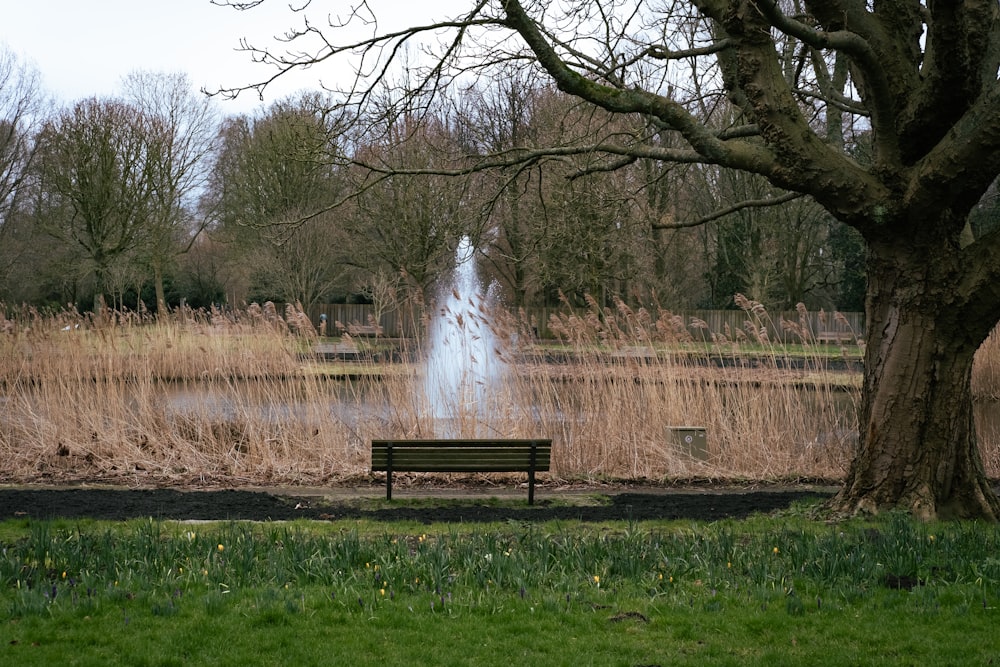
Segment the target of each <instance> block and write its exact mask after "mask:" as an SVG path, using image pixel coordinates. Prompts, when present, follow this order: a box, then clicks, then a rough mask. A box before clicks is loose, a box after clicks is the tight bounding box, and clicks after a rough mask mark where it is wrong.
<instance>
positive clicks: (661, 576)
mask: <svg viewBox="0 0 1000 667" xmlns="http://www.w3.org/2000/svg"><path fill="white" fill-rule="evenodd" d="M660 581H663V573H662V572H661V573H660Z"/></svg>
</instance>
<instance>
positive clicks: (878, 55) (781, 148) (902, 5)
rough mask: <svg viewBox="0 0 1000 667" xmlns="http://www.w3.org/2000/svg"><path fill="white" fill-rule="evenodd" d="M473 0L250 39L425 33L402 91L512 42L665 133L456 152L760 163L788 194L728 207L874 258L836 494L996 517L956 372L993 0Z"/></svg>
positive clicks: (939, 513)
mask: <svg viewBox="0 0 1000 667" xmlns="http://www.w3.org/2000/svg"><path fill="white" fill-rule="evenodd" d="M249 4H255V3H249ZM470 5H471V6H470V9H469V11H468V12H467V13H466V14H464V15H462V16H459V17H457V18H455V19H442V20H438V21H430V20H429V21H428V22H427V23H426V24H425V25H422V26H415V27H412V28H410V29H407V30H401V31H398V32H395V33H393V34H386V35H375V36H373V37H370V38H365V39H361V40H358V41H356V42H353V43H352V42H351V41H350V40H347V41H345V40H343V39H342V38H339V37H337V36H335V35H331V34H328V33H330V31H333V30H335V26H329V25H327V26H324V25H322V24H321V23H318V22H304V23H303V27H302V28H301V29H299V30H293V31H292V32H291V33H290V34H289V35H288V39H289V40H291V41H292V42H293V43H294V42H297V41H299V40H301V41H302V42H309V40H312V43H313V44H318V46H317V47H316V48H315V49H306V48H302V49H292V48H288V49H286V50H283V51H281V52H277V51H273V50H266V49H264V50H260V49H252V47H249V48H251V49H252V50H253V51H254V53H255V55H257V56H258V57H259V58H260V59H262V60H264V61H267V62H270V63H272V64H274V65H276V66H277V70H276V72H277V74H276V75H277V76H280V75H281V72H283V71H287V70H290V69H295V68H299V67H303V66H310V65H317V64H319V63H326V62H329V61H330V60H331V59H333V58H335V57H337V56H344V57H351V56H355V57H361V58H362V59H363V60H364V59H367V61H365V62H363V63H362V70H361V71H362V73H363V74H365V73H369V72H374V75H375V76H376V77H378V76H379V75H380V74H381V73H383V72H385V71H387V70H386V67H387V66H386V64H385V59H386V58H391V57H392V55H393V54H396V53H399V52H400V48H401V47H400V45H401V43H403V42H406V41H411V40H412V41H416V40H420V39H425V40H426V42H425V43H426V44H427V46H426V48H425V53H427V54H428V55H427V57H426V59H425V61H424V63H425V66H424V67H423V68H422V69H420V70H419V71H413V72H411V78H410V80H411V82H412V85H410V86H408V87H407V88H406V89H400V90H399V91H398V92H399V99H400V100H402V101H407V102H409V101H410V100H412V99H413V97H414V95H420V96H424V97H427V96H432V95H433V94H434V93H435V92H439V91H441V90H442V88H443V87H447V86H448V85H452V84H455V83H456V82H457V81H461V80H462V78H464V77H471V76H474V75H477V74H478V75H480V76H488V75H489V74H490V72H491V71H493V70H492V68H494V67H495V66H496V65H497V64H498V63H501V62H503V63H510V62H521V63H524V64H525V66H526V67H534V68H540V69H541V70H543V71H545V72H546V73H547V75H548V76H549V77H550V78H551V80H552V81H553V82H554V84H555V85H556V86H557V87H558V88H559V89H560V90H562V91H563V92H565V93H567V94H569V95H573V96H576V97H578V98H580V99H581V100H584V101H586V102H588V103H590V104H593V105H595V106H597V107H600V108H602V109H604V110H606V111H608V112H611V113H613V114H621V115H624V116H634V117H639V118H642V119H643V120H644V121H646V122H645V123H644V124H637V126H645V127H655V128H657V129H658V134H660V135H663V134H668V135H670V136H672V137H675V138H676V142H675V143H673V144H664V143H662V142H654V141H651V138H652V135H651V134H648V133H647V134H632V135H620V136H603V135H602V136H595V137H593V139H592V141H591V143H590V144H589V145H587V146H576V145H574V146H548V147H545V148H544V149H541V148H539V149H532V150H526V151H519V152H517V153H516V154H512V153H510V152H505V153H501V154H497V155H491V156H488V157H487V158H485V159H482V160H480V161H479V162H477V164H476V165H474V166H473V167H470V168H474V169H486V168H489V167H493V166H499V165H504V166H506V165H509V164H511V163H512V162H519V163H524V162H526V161H529V160H539V159H546V158H549V159H554V158H561V157H564V156H565V155H567V154H581V153H582V152H583V151H586V152H588V153H589V154H592V155H595V156H599V157H600V158H601V159H602V161H601V163H600V165H599V166H598V165H596V164H595V166H594V168H602V169H613V168H615V167H616V166H618V165H620V164H623V163H624V162H628V161H631V160H636V159H655V160H660V161H664V162H675V163H705V164H711V165H716V166H718V167H722V168H726V169H735V170H739V171H746V172H750V173H754V174H759V175H760V176H763V177H764V178H766V179H767V180H768V181H769V182H770V183H771V185H772V186H774V187H775V188H777V189H778V190H779V191H780V192H782V193H785V194H781V195H777V196H774V197H771V198H770V199H768V200H753V201H747V202H738V203H732V204H730V206H729V208H730V209H732V210H740V209H742V208H748V207H751V206H762V205H768V204H777V203H780V202H784V201H790V200H791V199H792V198H796V197H800V196H807V197H810V198H812V199H813V200H814V201H815V202H817V203H818V204H819V205H820V206H822V207H823V208H824V209H826V210H827V211H828V212H829V213H830V214H831V215H833V216H834V217H835V218H837V219H838V220H840V221H841V222H843V223H845V224H847V225H849V226H851V227H853V228H854V229H856V230H857V231H858V232H859V233H860V234H861V236H862V237H863V238H864V240H865V243H866V246H867V251H868V258H869V259H868V264H867V277H868V287H867V298H866V304H867V305H866V311H867V313H866V314H867V331H866V339H867V343H868V344H867V348H866V355H865V376H864V388H863V400H862V405H861V408H860V425H861V434H860V446H859V449H858V453H857V456H856V458H855V460H854V462H853V464H852V466H851V469H850V472H849V474H848V477H847V480H846V484H845V486H844V488H843V489H842V491H841V492H840V494H839V495H838V497H837V499H836V500H835V501H834V503H833V504H834V506H836V507H837V508H839V509H840V510H843V511H847V512H857V511H878V510H882V509H887V508H897V507H901V508H906V509H909V510H911V511H912V512H913V513H915V514H917V515H919V516H922V517H983V518H989V519H993V520H996V519H998V518H1000V501H998V499H997V497H996V495H995V494H994V492H993V490H992V489H991V488H990V485H989V483H988V481H987V479H986V476H985V473H984V469H983V464H982V459H981V456H980V453H979V449H978V446H977V442H976V433H975V427H974V423H973V412H972V394H971V387H970V378H971V369H972V361H973V356H974V354H975V352H976V350H977V349H978V347H979V346H980V344H981V343H982V342H983V341H984V340H985V338H986V337H987V335H988V334H989V332H990V331H991V330H992V329H993V328H994V326H995V325H996V323H997V321H998V319H1000V293H998V292H1000V289H998V287H997V286H998V285H1000V234H996V233H988V234H983V235H980V236H978V237H976V236H971V237H970V236H969V235H968V233H967V221H968V217H969V213H970V210H971V209H972V208H973V207H974V206H976V204H977V202H979V200H980V199H981V198H982V196H983V194H984V193H985V192H986V191H987V188H988V187H989V186H990V184H991V183H992V182H993V181H994V180H995V179H996V177H997V174H998V173H1000V81H998V63H1000V16H998V15H1000V6H998V3H997V2H996V0H967V1H966V2H961V3H953V2H936V3H921V2H917V1H911V2H898V1H889V2H875V3H862V2H859V1H857V0H823V1H822V2H820V1H819V0H801V1H800V0H754V1H750V0H690V1H680V0H678V1H677V2H665V3H648V2H645V0H617V1H614V2H612V1H598V2H591V1H588V2H583V1H578V2H566V3H561V4H555V3H548V2H521V1H518V0H481V1H479V2H475V3H470ZM307 7H308V6H307ZM303 11H304V10H303ZM432 35H433V36H434V40H433V41H432V40H431V39H430V37H431V36H432ZM432 55H433V57H431V56H432ZM379 58H381V60H380V61H378V59H379ZM373 61H378V64H377V65H376V66H375V68H374V70H373V69H369V68H367V66H368V65H374V64H375V63H374V62H373ZM260 85H266V82H262V83H261V84H260ZM372 85H374V84H372V83H371V82H370V81H368V80H364V79H361V80H358V81H356V82H354V83H353V84H351V85H349V86H347V87H345V90H344V93H345V95H344V96H343V97H342V98H341V99H342V100H343V101H344V102H343V103H344V104H346V105H348V106H350V107H351V108H352V109H354V110H358V109H362V110H363V109H364V108H365V105H366V103H367V102H368V100H369V99H370V95H369V93H370V92H371V90H372ZM229 92H230V93H233V92H236V91H235V90H233V91H229ZM706 112H707V113H706ZM356 117H357V118H358V119H364V118H366V116H365V114H363V113H357V114H356ZM827 119H834V120H833V121H832V122H829V123H828V122H826V121H827ZM860 131H864V132H867V133H870V137H871V160H870V162H868V163H863V162H859V161H858V160H856V159H855V157H854V155H852V153H851V150H852V149H853V148H854V147H855V146H857V145H858V144H859V143H860V142H861V138H860V137H859V134H858V133H859V132H860ZM697 222H699V221H697V220H692V221H685V220H675V221H672V222H669V223H666V222H664V223H661V226H666V227H670V226H674V227H676V226H678V225H684V224H696V223H697Z"/></svg>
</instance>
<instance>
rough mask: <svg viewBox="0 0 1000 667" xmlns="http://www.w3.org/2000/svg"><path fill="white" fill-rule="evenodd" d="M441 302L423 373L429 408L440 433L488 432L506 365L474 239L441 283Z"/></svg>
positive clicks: (467, 242)
mask: <svg viewBox="0 0 1000 667" xmlns="http://www.w3.org/2000/svg"><path fill="white" fill-rule="evenodd" d="M440 300H441V303H440V307H439V310H438V314H437V316H435V317H434V318H433V319H432V321H431V324H430V331H429V339H428V341H429V351H428V354H427V361H426V375H425V377H424V392H425V395H426V398H427V403H428V408H429V409H428V413H429V414H430V415H431V416H432V417H433V419H434V424H435V428H434V430H435V435H436V436H438V437H457V436H459V435H464V436H466V437H470V436H471V437H487V436H492V435H495V433H492V432H489V431H490V424H489V421H490V417H491V416H494V415H496V414H498V413H499V412H500V410H499V409H498V408H499V400H498V399H499V395H500V394H501V388H502V384H503V377H504V373H505V370H506V369H505V366H506V364H505V363H504V361H503V360H502V359H501V356H500V354H499V352H498V349H499V347H498V346H499V341H498V340H497V336H496V334H495V333H494V331H493V328H492V327H491V322H490V316H489V312H490V307H491V306H492V304H491V303H490V301H491V299H490V298H489V294H488V292H486V291H484V290H483V286H482V284H481V282H480V280H479V275H478V272H477V271H476V265H475V261H474V249H473V247H472V243H471V241H470V240H469V238H468V237H467V236H466V237H463V238H462V240H461V242H460V243H459V245H458V248H457V249H456V251H455V271H454V274H453V277H452V281H451V283H450V284H446V285H443V286H442V291H441V296H440Z"/></svg>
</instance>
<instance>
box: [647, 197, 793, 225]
mask: <svg viewBox="0 0 1000 667" xmlns="http://www.w3.org/2000/svg"><path fill="white" fill-rule="evenodd" d="M801 197H805V195H804V194H802V193H801V192H787V193H785V194H783V195H780V196H778V197H768V198H766V199H747V200H744V201H741V202H737V203H736V204H733V205H732V206H727V207H726V208H722V209H719V210H717V211H713V212H712V213H709V214H708V215H706V216H704V217H701V218H698V219H697V220H684V221H681V222H675V221H670V222H654V223H653V225H652V227H653V229H686V228H688V227H700V226H701V225H704V224H707V223H709V222H712V221H713V220H718V219H719V218H724V217H726V216H727V215H730V214H732V213H738V212H739V211H742V210H743V209H747V208H767V207H769V206H780V205H781V204H787V203H788V202H790V201H795V200H796V199H800V198H801Z"/></svg>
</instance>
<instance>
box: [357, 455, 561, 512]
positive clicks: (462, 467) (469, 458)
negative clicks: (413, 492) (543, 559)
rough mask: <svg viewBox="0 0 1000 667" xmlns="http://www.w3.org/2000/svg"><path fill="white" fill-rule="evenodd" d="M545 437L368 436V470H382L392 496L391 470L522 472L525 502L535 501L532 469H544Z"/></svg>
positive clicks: (387, 495) (546, 460)
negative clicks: (524, 473) (444, 438)
mask: <svg viewBox="0 0 1000 667" xmlns="http://www.w3.org/2000/svg"><path fill="white" fill-rule="evenodd" d="M551 453H552V440H548V439H535V440H532V439H523V440H516V439H514V440H510V439H507V440H503V439H474V440H452V439H447V440H372V472H385V498H386V500H392V474H393V473H394V472H482V473H486V472H526V473H528V504H529V505H533V504H534V503H535V473H536V472H547V471H548V470H549V461H550V458H551Z"/></svg>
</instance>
